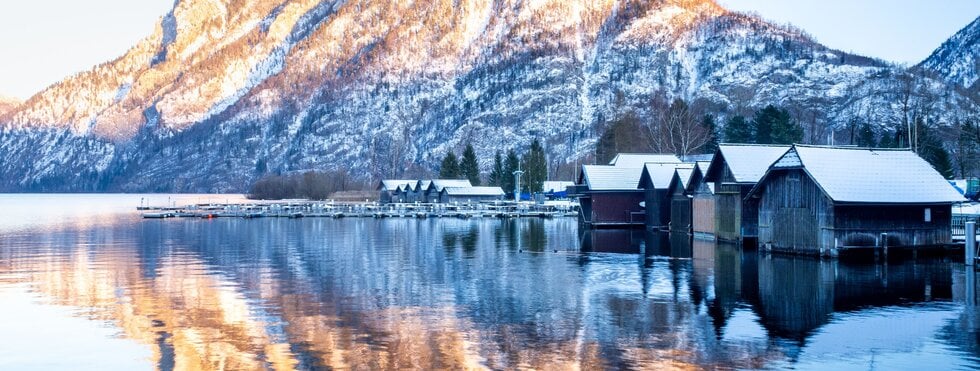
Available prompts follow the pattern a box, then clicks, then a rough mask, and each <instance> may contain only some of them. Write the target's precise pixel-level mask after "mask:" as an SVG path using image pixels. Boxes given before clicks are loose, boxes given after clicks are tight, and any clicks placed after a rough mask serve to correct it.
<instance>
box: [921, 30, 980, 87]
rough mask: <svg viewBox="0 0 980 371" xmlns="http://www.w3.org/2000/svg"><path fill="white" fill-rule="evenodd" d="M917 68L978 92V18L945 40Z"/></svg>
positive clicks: (979, 47) (979, 54) (979, 44)
mask: <svg viewBox="0 0 980 371" xmlns="http://www.w3.org/2000/svg"><path fill="white" fill-rule="evenodd" d="M919 66H920V67H922V68H925V69H928V70H931V71H933V72H935V73H936V74H938V75H939V76H942V77H943V78H945V79H946V80H947V81H949V82H951V83H953V84H956V85H959V86H961V87H964V88H966V89H968V90H972V91H974V92H977V91H980V84H978V80H980V17H977V19H974V20H973V22H971V23H970V24H969V25H967V26H966V27H963V29H961V30H960V31H959V32H957V33H956V34H955V35H953V37H951V38H949V40H946V42H944V43H943V44H942V45H941V46H940V47H939V48H938V49H936V50H935V51H933V52H932V55H930V56H929V58H926V60H924V61H922V63H920V64H919Z"/></svg>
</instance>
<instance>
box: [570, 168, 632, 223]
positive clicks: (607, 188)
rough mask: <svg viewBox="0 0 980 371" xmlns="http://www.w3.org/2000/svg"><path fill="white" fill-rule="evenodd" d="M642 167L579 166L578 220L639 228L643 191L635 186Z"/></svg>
mask: <svg viewBox="0 0 980 371" xmlns="http://www.w3.org/2000/svg"><path fill="white" fill-rule="evenodd" d="M642 171H643V169H642V168H638V167H637V168H632V167H619V166H603V165H582V171H581V172H580V173H579V177H578V182H577V183H578V184H577V185H576V186H575V187H574V188H575V195H576V196H578V199H579V204H580V206H581V207H580V208H579V221H580V222H582V223H583V224H585V226H586V227H595V228H601V227H642V226H643V225H644V214H645V213H644V210H643V207H642V206H641V205H640V204H641V203H642V202H643V190H642V189H639V188H638V187H637V184H639V181H640V174H641V173H642Z"/></svg>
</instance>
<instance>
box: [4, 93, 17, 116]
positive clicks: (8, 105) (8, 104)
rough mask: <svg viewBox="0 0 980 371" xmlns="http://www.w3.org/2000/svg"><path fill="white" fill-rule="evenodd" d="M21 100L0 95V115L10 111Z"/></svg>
mask: <svg viewBox="0 0 980 371" xmlns="http://www.w3.org/2000/svg"><path fill="white" fill-rule="evenodd" d="M21 103H22V102H21V100H20V99H17V98H13V97H8V96H5V95H0V115H3V114H4V113H7V112H9V111H12V110H13V109H14V108H17V106H19V105H20V104H21Z"/></svg>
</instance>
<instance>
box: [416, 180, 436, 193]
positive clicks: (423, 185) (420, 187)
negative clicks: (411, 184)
mask: <svg viewBox="0 0 980 371" xmlns="http://www.w3.org/2000/svg"><path fill="white" fill-rule="evenodd" d="M431 185H432V181H431V180H420V181H418V183H417V184H416V185H415V190H416V191H426V190H428V189H429V186H431Z"/></svg>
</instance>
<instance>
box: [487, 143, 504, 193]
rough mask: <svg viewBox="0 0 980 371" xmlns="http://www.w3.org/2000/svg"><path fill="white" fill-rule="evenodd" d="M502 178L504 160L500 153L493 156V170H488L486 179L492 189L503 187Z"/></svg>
mask: <svg viewBox="0 0 980 371" xmlns="http://www.w3.org/2000/svg"><path fill="white" fill-rule="evenodd" d="M503 178H504V159H503V157H502V156H501V155H500V151H499V150H498V151H497V153H495V154H494V155H493V168H492V169H490V176H489V178H488V179H487V183H489V184H488V185H489V186H493V187H503V185H504V184H503V180H504V179H503Z"/></svg>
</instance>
